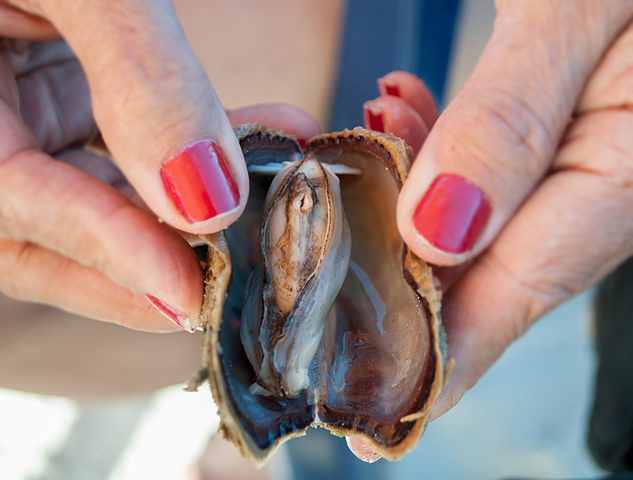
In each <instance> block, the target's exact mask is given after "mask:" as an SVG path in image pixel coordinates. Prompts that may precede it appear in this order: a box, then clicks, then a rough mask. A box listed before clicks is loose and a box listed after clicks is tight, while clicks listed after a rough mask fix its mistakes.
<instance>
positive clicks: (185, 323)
mask: <svg viewBox="0 0 633 480" xmlns="http://www.w3.org/2000/svg"><path fill="white" fill-rule="evenodd" d="M145 298H147V300H149V303H151V304H152V305H154V307H155V308H156V310H158V311H159V312H160V313H162V314H163V315H164V316H165V317H167V318H168V319H169V320H171V321H172V322H174V323H175V324H176V325H178V326H179V327H180V328H182V329H184V330H187V331H188V332H192V333H193V331H194V328H193V327H192V326H191V320H189V317H187V315H185V314H184V313H182V312H179V311H177V310H176V309H175V308H173V307H170V306H169V305H167V304H166V303H165V302H163V301H161V300H159V299H158V298H156V297H154V296H153V295H145Z"/></svg>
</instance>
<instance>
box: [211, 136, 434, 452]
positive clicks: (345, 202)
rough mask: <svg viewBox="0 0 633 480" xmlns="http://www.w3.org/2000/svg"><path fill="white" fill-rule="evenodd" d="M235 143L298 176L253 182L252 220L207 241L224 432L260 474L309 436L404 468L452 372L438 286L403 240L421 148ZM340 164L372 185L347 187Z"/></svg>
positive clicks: (262, 140) (369, 141)
mask: <svg viewBox="0 0 633 480" xmlns="http://www.w3.org/2000/svg"><path fill="white" fill-rule="evenodd" d="M236 133H237V136H238V138H239V140H240V144H241V147H242V150H243V152H244V156H245V159H246V163H247V165H248V166H249V169H252V170H255V168H252V167H256V166H263V165H267V164H270V163H275V164H279V163H281V164H284V165H286V164H287V165H288V166H287V167H285V168H284V169H283V170H282V171H281V172H280V173H279V174H278V175H277V176H276V177H275V179H274V180H273V181H272V184H271V179H270V177H267V176H264V175H260V174H257V173H251V193H250V196H249V201H248V204H247V206H246V210H245V211H244V213H243V215H242V216H241V217H240V219H239V220H238V221H237V222H236V223H235V224H234V225H233V226H231V227H230V228H229V229H227V230H226V231H225V232H224V233H220V234H216V235H213V236H210V237H208V238H207V239H206V240H207V242H208V243H209V253H208V261H207V270H206V279H205V299H204V305H203V362H204V364H205V365H206V366H207V370H206V371H205V372H204V374H203V375H202V377H205V376H208V379H209V382H210V384H211V388H212V391H213V395H214V398H215V401H216V403H217V405H218V408H219V413H220V418H221V426H220V428H221V430H222V432H223V433H224V435H225V437H226V438H228V439H229V440H231V441H232V442H234V443H235V444H236V445H237V446H238V447H239V448H240V450H241V451H242V453H243V454H244V455H245V456H246V457H248V458H250V459H252V460H253V461H255V462H256V463H261V462H263V461H265V459H266V458H267V457H268V456H269V455H270V453H272V451H273V450H274V449H275V448H276V447H277V446H278V445H279V444H280V443H281V442H282V441H285V440H287V439H288V438H291V437H294V436H298V435H303V434H304V433H305V430H306V429H307V428H308V427H309V426H322V427H325V428H327V429H328V430H330V432H332V433H333V434H335V435H341V436H342V435H355V436H361V437H363V438H364V439H365V440H366V442H367V443H368V444H369V445H370V446H371V447H372V448H373V449H374V450H375V451H377V452H378V453H380V454H381V455H382V456H384V457H386V458H388V459H391V460H394V459H397V458H400V457H401V456H402V455H403V454H404V453H406V452H407V451H409V450H410V449H412V448H413V447H414V446H415V444H416V443H417V440H418V439H419V437H420V435H421V433H422V431H423V429H424V426H425V425H426V422H427V419H428V415H429V412H430V409H431V407H432V405H433V403H434V402H435V399H436V398H437V395H438V394H439V390H440V388H441V385H442V384H443V381H444V378H445V374H446V372H445V362H444V352H445V347H444V340H443V332H442V330H441V322H440V316H439V309H440V293H439V291H438V289H437V285H436V280H435V278H434V277H433V275H432V272H431V269H430V267H429V266H428V265H427V264H426V263H425V262H423V261H422V260H421V259H419V258H417V257H416V256H415V255H414V254H413V253H412V252H410V251H409V250H408V249H407V247H406V246H405V245H404V243H403V241H402V239H401V237H400V235H399V233H398V230H397V228H396V220H395V207H396V199H397V195H398V192H399V189H400V187H401V185H402V182H403V181H404V178H405V176H406V173H407V170H408V167H409V161H410V156H411V150H410V149H409V148H408V147H407V146H406V145H405V143H404V142H403V141H402V140H400V139H398V138H397V137H395V136H393V135H388V134H379V133H377V132H372V131H369V130H364V129H361V128H357V129H354V130H351V131H350V130H345V131H343V132H339V133H332V134H326V135H321V136H317V137H315V138H313V139H312V140H310V141H309V142H308V143H307V145H306V146H305V148H304V149H302V148H301V147H300V146H299V144H298V143H297V142H296V141H295V139H294V138H292V137H290V136H286V135H284V134H282V133H279V132H276V131H273V130H270V129H266V128H265V127H261V126H255V125H246V126H243V127H241V128H239V129H237V131H236ZM332 164H335V165H341V164H343V165H346V166H348V167H351V168H353V169H355V170H356V171H358V172H359V173H360V174H359V175H347V176H341V177H340V180H339V179H337V178H336V176H334V175H333V174H332V172H331V169H330V167H329V165H332ZM339 181H340V185H339ZM339 187H340V190H339ZM345 213H347V220H346V219H345ZM348 223H349V225H348ZM350 232H351V246H350ZM225 235H226V241H225V238H224V236H225ZM229 283H230V286H229ZM202 377H201V378H202ZM201 378H200V379H201Z"/></svg>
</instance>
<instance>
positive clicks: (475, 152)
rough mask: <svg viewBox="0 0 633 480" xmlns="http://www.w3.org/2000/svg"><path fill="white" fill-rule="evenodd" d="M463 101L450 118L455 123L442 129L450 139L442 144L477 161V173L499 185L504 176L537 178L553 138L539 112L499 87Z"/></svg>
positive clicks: (544, 167)
mask: <svg viewBox="0 0 633 480" xmlns="http://www.w3.org/2000/svg"><path fill="white" fill-rule="evenodd" d="M468 103H469V105H468V106H466V107H464V108H462V110H461V111H460V113H459V115H458V116H457V119H456V120H454V121H456V122H458V123H459V124H458V125H450V126H449V128H446V129H445V130H444V131H445V132H446V134H447V135H448V136H449V137H451V138H448V141H447V142H446V145H452V146H454V148H455V149H458V150H460V151H461V152H460V153H461V155H458V157H462V158H467V159H468V161H474V162H477V163H478V166H480V167H481V168H482V169H483V170H484V172H483V175H484V176H487V177H491V182H493V183H494V184H499V185H504V184H507V183H508V179H509V178H516V177H526V176H527V177H529V178H530V179H538V178H540V177H541V176H542V175H543V174H544V172H545V171H546V170H547V168H548V166H549V164H550V163H551V161H552V158H550V155H553V151H554V145H555V140H554V138H553V137H552V136H551V135H550V133H549V132H550V130H551V129H550V128H549V127H548V126H547V125H546V124H545V120H544V119H543V116H542V115H540V114H539V113H538V112H535V111H534V109H533V108H532V107H531V106H530V105H529V104H528V103H527V102H526V101H525V100H524V99H522V98H519V97H517V96H516V95H514V94H512V93H511V92H504V91H503V90H501V89H496V90H495V91H491V92H486V93H485V94H484V95H481V96H480V98H479V99H476V100H474V101H469V102H468ZM464 133H466V135H464ZM473 157H474V158H473Z"/></svg>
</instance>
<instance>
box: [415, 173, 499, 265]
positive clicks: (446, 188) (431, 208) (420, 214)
mask: <svg viewBox="0 0 633 480" xmlns="http://www.w3.org/2000/svg"><path fill="white" fill-rule="evenodd" d="M489 213H490V201H489V200H488V197H486V195H485V194H484V193H483V192H482V191H481V190H480V189H479V188H478V187H477V186H476V185H474V184H472V183H470V182H469V181H468V180H466V179H464V178H463V177H461V176H459V175H450V174H445V175H440V176H439V177H437V178H436V179H435V180H434V181H433V183H432V184H431V186H430V187H429V189H428V190H427V191H426V193H425V194H424V197H422V200H420V203H419V204H418V206H417V208H416V209H415V213H414V214H413V225H414V227H415V229H416V230H417V231H418V233H419V234H420V235H422V236H423V237H424V238H425V239H426V241H427V242H429V243H430V244H431V245H433V246H434V247H436V248H438V249H439V250H442V251H444V252H447V253H453V254H461V253H465V252H467V251H468V250H470V249H471V248H472V246H473V245H474V243H475V240H477V237H478V236H479V233H480V232H481V229H482V228H483V227H484V225H485V223H486V220H487V219H488V215H489Z"/></svg>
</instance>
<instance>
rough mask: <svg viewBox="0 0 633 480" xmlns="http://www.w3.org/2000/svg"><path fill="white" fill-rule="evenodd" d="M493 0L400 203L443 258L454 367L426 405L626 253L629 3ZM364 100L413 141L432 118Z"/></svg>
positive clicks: (630, 245)
mask: <svg viewBox="0 0 633 480" xmlns="http://www.w3.org/2000/svg"><path fill="white" fill-rule="evenodd" d="M497 10H498V15H497V20H496V23H495V28H494V32H493V35H492V38H491V40H490V42H489V44H488V46H487V48H486V50H485V52H484V53H483V55H482V57H481V59H480V61H479V63H478V65H477V68H476V69H475V71H474V73H473V75H472V76H471V78H470V79H469V80H468V82H467V83H466V84H465V85H464V87H463V89H462V90H461V92H460V93H459V94H458V95H457V97H456V98H455V99H454V100H453V101H452V102H451V104H450V105H449V106H448V107H447V109H446V111H445V112H443V113H442V115H441V116H440V117H439V119H438V120H437V122H436V124H435V126H434V127H433V129H432V130H431V132H430V134H429V135H428V139H426V141H425V142H424V146H423V148H422V150H421V152H420V154H419V155H418V157H417V159H416V161H415V163H414V165H413V167H412V169H411V172H410V175H409V178H408V180H407V182H406V184H405V185H404V188H403V190H402V192H401V195H400V199H399V205H398V224H399V228H400V232H401V234H402V236H403V238H404V239H405V241H406V242H407V244H408V245H409V246H410V247H411V249H412V250H413V251H414V252H415V253H416V254H418V255H419V256H420V257H422V258H424V259H425V260H427V261H429V262H431V263H433V264H435V265H438V266H442V267H449V268H446V269H442V268H440V269H439V270H438V272H439V275H440V277H441V279H442V280H443V288H444V289H445V290H446V294H445V301H444V304H443V315H442V316H443V319H444V326H445V328H446V331H447V336H448V346H449V351H448V357H449V358H454V359H455V367H454V368H453V370H452V371H451V373H450V375H449V378H448V384H447V385H446V386H445V387H444V390H443V391H442V394H441V396H440V398H439V400H438V402H437V404H436V406H435V408H434V411H433V413H432V416H434V417H437V416H439V415H441V414H443V413H444V412H446V411H447V410H449V409H450V408H451V407H452V406H454V405H455V403H457V401H459V399H460V398H461V397H462V396H463V394H464V393H465V392H466V391H467V390H468V389H469V388H471V387H472V386H473V385H474V384H475V383H476V382H477V381H478V380H479V378H480V377H481V376H482V375H483V374H484V373H485V371H486V370H487V369H488V368H489V367H490V366H491V365H492V364H493V363H494V362H495V361H496V359H497V358H499V356H500V355H501V354H502V353H503V351H504V350H505V348H506V347H507V346H509V345H510V344H511V343H512V342H513V341H514V340H516V339H517V338H518V337H520V336H521V335H522V334H523V333H525V331H526V330H527V329H528V328H529V327H530V325H532V324H533V323H534V322H535V321H536V320H537V319H538V318H539V317H541V316H542V315H544V314H545V313H546V312H547V311H549V310H551V309H552V308H554V307H555V306H557V305H559V304H560V303H561V302H563V301H565V300H566V299H568V298H570V297H571V296H573V295H575V294H577V293H579V292H581V291H583V290H585V289H586V288H588V287H590V286H591V285H593V284H595V283H596V282H597V281H599V280H600V279H601V278H602V277H603V276H605V275H606V274H607V273H608V272H609V271H610V270H612V269H613V268H615V267H616V266H617V265H618V264H619V263H620V262H622V261H623V260H624V259H625V258H627V257H628V256H630V255H631V254H633V221H632V220H631V216H630V209H631V205H633V163H632V162H631V161H632V159H633V135H631V131H633V115H632V113H631V112H632V111H633V97H632V92H633V57H631V48H632V46H633V25H632V24H631V20H632V16H633V5H631V4H630V3H629V2H617V1H608V2H604V1H602V2H597V1H595V2H592V1H584V2H573V3H566V2H556V3H539V4H538V5H535V4H534V2H528V1H516V0H513V1H498V2H497ZM385 81H387V83H388V84H389V85H390V86H391V89H392V90H393V91H395V90H398V82H399V81H400V80H399V74H395V73H394V74H391V76H388V77H386V79H385V80H383V88H382V92H383V93H386V92H385V88H384V85H385ZM400 90H401V91H404V89H402V88H401V89H400ZM425 95H428V93H426V92H425V90H423V89H422V88H420V89H419V90H418V93H417V94H412V93H411V92H410V91H409V92H408V93H407V95H406V96H403V95H401V96H402V97H403V100H404V101H399V99H390V100H389V101H390V102H392V103H393V102H396V101H399V102H398V103H399V108H400V109H401V110H406V111H407V113H406V115H407V116H409V117H411V116H412V112H413V113H415V112H416V108H413V109H410V108H409V109H408V110H407V108H408V107H406V103H409V104H410V105H411V106H413V107H414V105H413V103H412V100H411V98H413V99H416V98H418V99H419V98H425V97H424V96H425ZM383 99H384V97H383ZM403 105H404V106H403ZM368 108H370V109H371V108H373V113H372V115H373V116H374V117H380V115H379V114H380V113H381V112H382V117H381V119H382V120H383V123H384V124H385V129H386V130H390V127H391V129H393V130H395V133H399V134H402V132H403V131H404V130H403V128H404V127H407V128H409V129H410V132H409V133H408V134H405V137H406V136H407V135H412V136H413V137H414V140H413V142H412V143H414V144H415V143H416V142H417V143H418V144H419V143H421V140H420V139H422V140H424V136H425V129H426V127H427V126H430V125H429V124H428V123H427V125H425V126H424V127H423V128H420V127H419V122H420V118H419V116H418V118H417V119H416V120H415V121H412V120H411V119H409V120H402V118H403V116H402V115H395V114H394V112H395V109H393V108H391V107H389V106H385V107H384V108H383V109H382V110H381V109H380V108H378V107H377V106H376V104H374V103H373V102H370V103H369V105H368ZM418 113H419V107H418ZM366 118H367V119H368V120H371V116H368V113H367V112H366ZM374 123H376V120H374ZM415 125H418V126H417V127H416V126H415ZM398 129H399V131H398ZM447 174H448V175H456V176H444V175H447ZM438 178H440V179H441V180H440V181H439V183H437V182H438V180H437V179H438Z"/></svg>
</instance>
